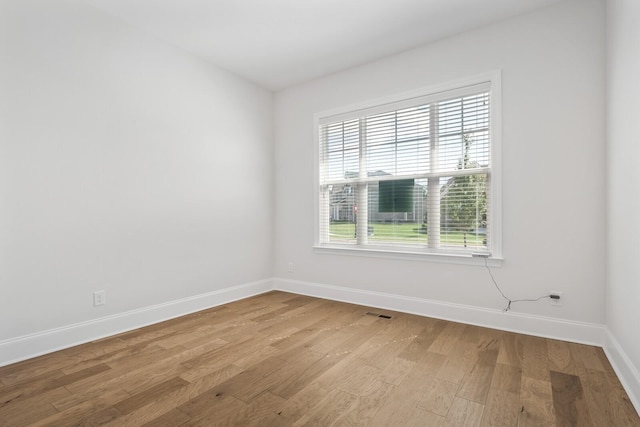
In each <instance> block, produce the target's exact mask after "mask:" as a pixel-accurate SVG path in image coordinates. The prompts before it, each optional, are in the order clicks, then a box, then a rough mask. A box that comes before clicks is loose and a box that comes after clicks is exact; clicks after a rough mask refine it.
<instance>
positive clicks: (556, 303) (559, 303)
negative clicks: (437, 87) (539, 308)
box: [549, 291, 564, 307]
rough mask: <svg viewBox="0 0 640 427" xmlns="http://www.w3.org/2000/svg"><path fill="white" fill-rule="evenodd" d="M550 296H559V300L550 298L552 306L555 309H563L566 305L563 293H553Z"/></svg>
mask: <svg viewBox="0 0 640 427" xmlns="http://www.w3.org/2000/svg"><path fill="white" fill-rule="evenodd" d="M549 295H554V296H556V295H557V296H558V297H559V298H549V299H550V300H551V305H553V306H555V307H562V305H563V304H564V296H563V295H562V292H559V291H551V292H549Z"/></svg>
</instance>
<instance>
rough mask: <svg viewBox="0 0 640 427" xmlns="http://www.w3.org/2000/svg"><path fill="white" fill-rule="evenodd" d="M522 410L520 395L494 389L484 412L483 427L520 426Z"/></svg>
mask: <svg viewBox="0 0 640 427" xmlns="http://www.w3.org/2000/svg"><path fill="white" fill-rule="evenodd" d="M520 410H521V405H520V396H519V394H518V393H514V392H510V391H506V390H500V389H497V388H492V389H490V390H489V396H488V397H487V403H485V407H484V411H483V412H482V422H481V423H480V425H481V426H483V427H489V426H491V427H502V426H516V425H518V416H519V413H520Z"/></svg>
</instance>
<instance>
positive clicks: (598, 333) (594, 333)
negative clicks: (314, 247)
mask: <svg viewBox="0 0 640 427" xmlns="http://www.w3.org/2000/svg"><path fill="white" fill-rule="evenodd" d="M274 287H275V289H276V290H280V291H285V292H292V293H296V294H302V295H309V296H314V297H319V298H325V299H330V300H334V301H342V302H348V303H352V304H359V305H364V306H370V307H377V308H382V309H387V310H394V311H400V312H403V313H410V314H417V315H419V316H426V317H434V318H437V319H444V320H450V321H453V322H461V323H467V324H471V325H476V326H483V327H487V328H493V329H500V330H504V331H510V332H517V333H521V334H527V335H535V336H539V337H544V338H552V339H558V340H563V341H570V342H576V343H581V344H589V345H596V346H599V347H602V346H603V344H604V335H605V328H604V326H603V325H598V324H594V323H585V322H575V321H569V320H563V319H556V318H550V317H543V316H534V315H527V314H521V313H514V312H512V311H511V312H507V313H505V312H503V311H502V310H497V309H487V308H481V307H474V306H467V305H461V304H453V303H446V302H440V301H433V300H427V299H421V298H415V297H407V296H402V295H394V294H387V293H381V292H372V291H364V290H361V289H353V288H345V287H340V286H333V285H325V284H320V283H311V282H302V281H296V280H288V279H281V278H275V279H274Z"/></svg>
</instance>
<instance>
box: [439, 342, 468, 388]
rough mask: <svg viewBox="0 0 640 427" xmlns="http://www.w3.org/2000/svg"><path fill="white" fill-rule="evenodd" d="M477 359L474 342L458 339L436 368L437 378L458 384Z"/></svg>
mask: <svg viewBox="0 0 640 427" xmlns="http://www.w3.org/2000/svg"><path fill="white" fill-rule="evenodd" d="M477 361H478V348H477V347H476V346H475V345H474V344H469V343H467V342H463V341H458V342H457V343H456V345H455V347H454V348H453V349H452V350H451V352H450V353H449V354H448V355H447V359H446V362H445V364H444V366H442V368H440V369H439V370H438V373H437V376H438V378H442V379H443V380H447V381H450V382H453V383H457V384H460V383H461V382H462V379H463V378H465V377H466V376H467V374H469V372H471V370H472V369H473V367H474V366H475V364H476V363H477Z"/></svg>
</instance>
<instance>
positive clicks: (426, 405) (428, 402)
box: [418, 378, 460, 417]
mask: <svg viewBox="0 0 640 427" xmlns="http://www.w3.org/2000/svg"><path fill="white" fill-rule="evenodd" d="M459 387H460V385H459V384H456V383H452V382H449V381H445V380H443V379H440V378H433V379H432V380H431V383H430V384H429V386H428V388H427V390H426V392H425V393H424V395H423V396H422V398H421V399H420V402H418V407H419V408H422V409H424V410H425V411H428V412H433V413H434V414H436V415H440V416H442V417H445V416H446V415H447V413H448V412H449V408H451V405H452V404H453V400H454V399H455V397H456V393H457V392H458V388H459Z"/></svg>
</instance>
